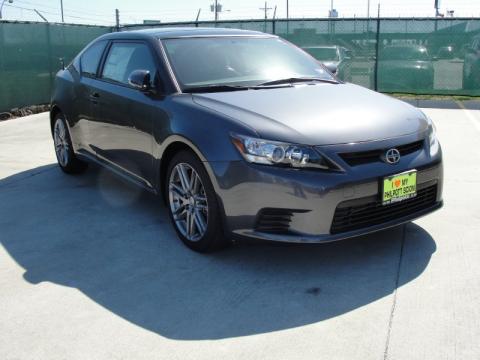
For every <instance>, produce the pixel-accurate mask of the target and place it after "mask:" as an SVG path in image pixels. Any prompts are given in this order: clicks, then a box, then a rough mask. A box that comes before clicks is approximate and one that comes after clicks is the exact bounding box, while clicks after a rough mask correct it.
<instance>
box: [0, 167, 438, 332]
mask: <svg viewBox="0 0 480 360" xmlns="http://www.w3.org/2000/svg"><path fill="white" fill-rule="evenodd" d="M0 229H1V230H2V231H1V232H0V241H1V244H2V245H3V246H4V248H5V249H6V250H7V251H8V253H9V254H10V256H11V257H12V258H13V259H14V260H15V261H16V262H17V263H18V264H19V265H20V266H22V267H23V268H24V269H25V273H24V275H23V276H24V279H25V280H26V281H28V282H29V283H31V284H33V285H36V284H39V283H41V282H44V281H49V282H52V283H55V284H59V285H63V286H69V287H72V288H75V289H78V290H80V291H81V292H82V293H84V294H85V295H86V296H88V297H89V298H90V299H92V300H93V301H95V302H96V303H97V304H99V305H101V306H103V307H104V308H105V309H107V310H109V311H111V312H113V313H115V314H116V315H118V316H120V317H122V318H123V319H125V320H127V321H130V322H131V323H133V324H136V325H138V326H141V327H143V328H145V329H148V330H150V331H153V332H155V333H157V334H160V335H162V336H164V337H168V338H172V339H183V340H193V339H195V340H201V339H222V338H230V337H237V336H245V335H252V334H260V333H266V332H271V331H277V330H283V329H289V328H293V327H298V326H302V325H307V324H312V323H316V322H319V321H322V320H325V319H329V318H332V317H335V316H339V315H342V314H344V313H346V312H349V311H351V310H354V309H357V308H359V307H362V306H365V305H368V304H370V303H372V302H374V301H376V300H378V299H381V298H383V297H385V296H388V295H390V294H392V292H393V291H394V290H395V288H396V287H397V285H398V286H402V285H403V284H405V283H408V282H410V281H412V280H413V279H415V278H416V277H417V276H419V275H420V274H421V273H422V272H423V271H424V269H425V268H426V266H427V265H428V263H429V260H430V257H431V255H432V254H433V253H434V252H435V249H436V247H435V242H434V240H433V239H432V237H431V236H430V235H429V234H428V233H427V232H426V231H425V230H424V229H422V228H421V227H419V226H417V225H415V224H409V225H407V226H405V227H397V228H394V229H391V230H386V231H383V232H379V233H376V234H372V235H369V236H363V237H360V238H355V239H350V240H345V241H341V242H335V243H329V244H321V245H295V244H271V243H240V244H236V245H235V246H233V247H232V248H230V249H228V250H225V251H222V252H219V253H215V254H210V255H201V254H197V253H194V252H192V251H190V250H188V249H187V248H186V247H185V246H183V244H181V243H180V241H179V240H178V239H177V238H176V235H175V232H174V230H173V228H172V226H171V225H170V223H169V221H168V217H167V213H166V209H165V207H164V206H163V204H161V200H160V199H159V198H158V197H156V196H154V195H152V194H149V193H146V192H144V191H141V190H137V189H136V188H134V187H133V186H130V185H127V184H125V183H123V182H122V181H121V180H117V179H116V178H114V177H113V176H111V175H110V174H108V173H106V172H105V171H102V170H99V169H97V168H95V167H94V168H91V169H90V170H89V171H88V172H87V173H86V174H84V175H81V176H76V177H73V176H67V175H64V174H62V173H61V171H60V170H59V169H58V168H57V167H56V166H54V165H48V166H44V167H40V168H37V169H32V170H28V171H25V172H23V173H20V174H16V175H14V176H12V177H9V178H5V179H1V180H0ZM402 247H403V253H404V256H403V258H405V257H407V260H406V261H407V263H408V269H406V270H405V271H403V269H402V271H401V274H400V275H401V276H399V274H398V271H399V261H400V259H401V256H400V253H401V252H402ZM410 252H411V253H412V256H409V254H410Z"/></svg>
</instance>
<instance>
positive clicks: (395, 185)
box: [382, 170, 417, 205]
mask: <svg viewBox="0 0 480 360" xmlns="http://www.w3.org/2000/svg"><path fill="white" fill-rule="evenodd" d="M415 196H417V171H416V170H411V171H407V172H404V173H401V174H397V175H392V176H388V177H385V178H384V179H383V195H382V204H383V205H388V204H393V203H396V202H399V201H403V200H407V199H410V198H413V197H415Z"/></svg>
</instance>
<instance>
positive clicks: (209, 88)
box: [182, 85, 251, 93]
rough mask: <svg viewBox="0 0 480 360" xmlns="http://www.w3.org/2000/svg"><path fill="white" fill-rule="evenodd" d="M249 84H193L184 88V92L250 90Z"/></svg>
mask: <svg viewBox="0 0 480 360" xmlns="http://www.w3.org/2000/svg"><path fill="white" fill-rule="evenodd" d="M249 89H251V88H250V87H249V86H240V85H205V86H192V87H187V88H185V89H183V90H182V92H184V93H197V92H198V93H208V92H222V91H239V90H249Z"/></svg>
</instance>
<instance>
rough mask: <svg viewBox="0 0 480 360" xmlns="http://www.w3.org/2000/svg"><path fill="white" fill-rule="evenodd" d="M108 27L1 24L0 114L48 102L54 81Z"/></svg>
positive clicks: (108, 29)
mask: <svg viewBox="0 0 480 360" xmlns="http://www.w3.org/2000/svg"><path fill="white" fill-rule="evenodd" d="M110 31H111V29H110V28H109V27H96V26H81V25H60V24H48V23H9V22H1V23H0V111H8V110H10V109H12V108H17V107H22V106H28V105H36V104H45V103H48V102H50V94H51V89H52V84H53V79H54V77H55V74H56V72H57V71H58V70H59V69H60V67H61V62H60V58H64V59H65V62H66V63H68V62H69V61H70V60H72V58H73V57H74V56H75V55H76V54H77V53H78V52H79V51H80V50H81V49H82V48H83V47H84V46H85V45H86V44H87V43H89V42H90V41H92V40H93V39H95V38H96V37H98V36H100V35H102V34H105V33H107V32H110Z"/></svg>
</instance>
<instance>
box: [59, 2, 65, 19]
mask: <svg viewBox="0 0 480 360" xmlns="http://www.w3.org/2000/svg"><path fill="white" fill-rule="evenodd" d="M60 11H61V13H62V23H63V22H65V20H64V19H63V0H60Z"/></svg>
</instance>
